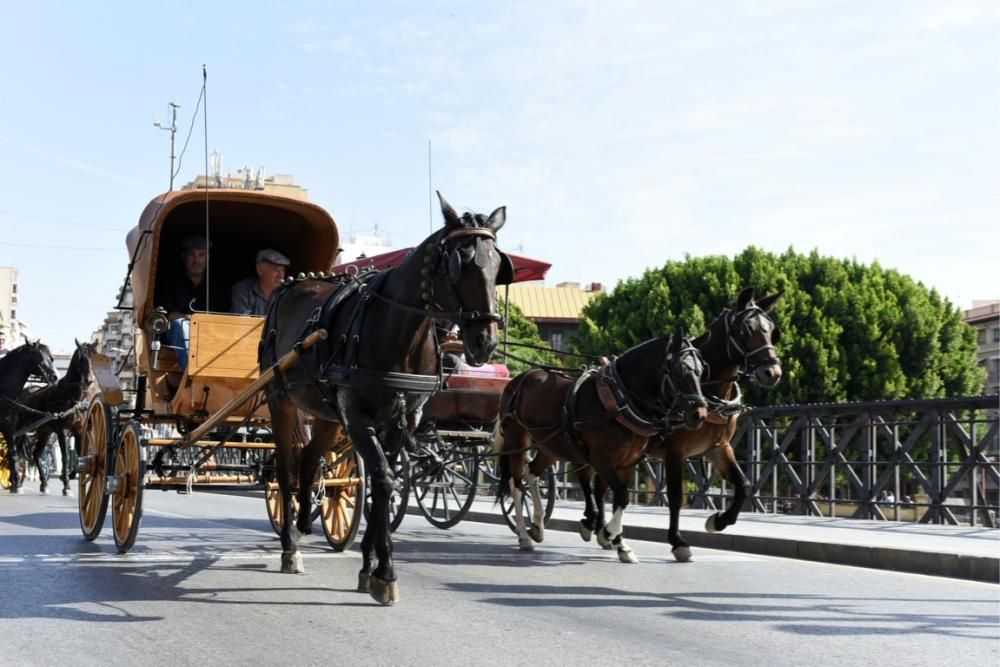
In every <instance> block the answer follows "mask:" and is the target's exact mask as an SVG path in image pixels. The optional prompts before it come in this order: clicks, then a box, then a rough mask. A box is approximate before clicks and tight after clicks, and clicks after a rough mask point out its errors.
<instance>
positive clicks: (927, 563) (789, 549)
mask: <svg viewBox="0 0 1000 667" xmlns="http://www.w3.org/2000/svg"><path fill="white" fill-rule="evenodd" d="M407 514H418V515H419V514H420V510H419V509H417V508H415V507H410V508H408V509H407ZM465 520H466V521H477V522H479V523H493V524H501V525H506V521H505V520H504V518H503V516H502V515H499V514H493V513H489V512H477V511H475V510H473V511H470V512H469V514H468V515H467V516H466V518H465ZM578 525H579V524H578V522H577V521H575V520H569V519H557V518H555V517H553V518H551V519H549V522H548V523H547V524H546V525H545V529H546V530H559V531H565V532H571V533H576V532H577V527H578ZM625 530H626V534H627V535H628V537H629V538H631V539H633V540H643V541H645V542H660V543H663V544H666V543H667V529H666V528H652V527H649V526H627V527H626V529H625ZM684 539H685V540H686V541H687V542H688V544H690V545H691V546H692V547H701V548H703V549H719V550H722V551H739V552H742V553H750V554H757V555H760V556H777V557H779V558H795V559H798V560H810V561H816V562H820V563H830V564H834V565H850V566H853V567H867V568H872V569H877V570H891V571H894V572H909V573H911V574H926V575H930V576H934V577H951V578H953V579H969V580H972V581H984V582H987V583H991V584H997V583H1000V558H991V557H988V556H971V555H963V554H949V553H936V552H931V551H913V550H910V549H892V548H888V547H870V546H863V545H855V544H838V543H829V542H808V541H802V540H792V539H781V538H773V537H757V536H753V535H726V534H724V533H707V532H692V531H685V533H684Z"/></svg>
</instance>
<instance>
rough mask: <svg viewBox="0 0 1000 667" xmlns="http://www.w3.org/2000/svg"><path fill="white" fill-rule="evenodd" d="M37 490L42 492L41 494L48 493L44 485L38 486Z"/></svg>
mask: <svg viewBox="0 0 1000 667" xmlns="http://www.w3.org/2000/svg"><path fill="white" fill-rule="evenodd" d="M38 492H39V493H40V494H42V495H43V496H47V495H49V489H48V487H45V486H42V487H39V488H38Z"/></svg>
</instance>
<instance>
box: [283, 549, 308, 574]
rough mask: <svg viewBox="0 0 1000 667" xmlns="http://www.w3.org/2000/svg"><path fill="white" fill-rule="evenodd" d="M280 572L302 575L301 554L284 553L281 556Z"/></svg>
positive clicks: (303, 570)
mask: <svg viewBox="0 0 1000 667" xmlns="http://www.w3.org/2000/svg"><path fill="white" fill-rule="evenodd" d="M281 571H282V572H284V573H285V574H302V573H303V572H305V569H304V568H303V567H302V554H300V553H299V552H298V551H285V552H282V554H281Z"/></svg>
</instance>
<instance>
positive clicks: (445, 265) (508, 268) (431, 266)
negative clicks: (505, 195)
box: [420, 227, 513, 326]
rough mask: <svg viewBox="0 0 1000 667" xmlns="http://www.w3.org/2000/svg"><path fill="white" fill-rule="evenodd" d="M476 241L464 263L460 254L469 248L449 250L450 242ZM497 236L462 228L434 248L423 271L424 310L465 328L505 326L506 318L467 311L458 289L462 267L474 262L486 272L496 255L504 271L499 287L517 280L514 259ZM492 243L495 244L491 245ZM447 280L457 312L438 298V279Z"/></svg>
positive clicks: (499, 280) (426, 256)
mask: <svg viewBox="0 0 1000 667" xmlns="http://www.w3.org/2000/svg"><path fill="white" fill-rule="evenodd" d="M466 238H472V239H475V246H474V248H473V253H472V256H471V257H470V258H469V259H465V260H463V259H462V255H461V252H460V250H461V249H462V248H464V247H466V244H461V243H460V244H457V245H456V246H455V247H454V248H451V249H449V248H448V244H449V242H451V241H453V240H455V239H466ZM496 240H497V236H496V234H495V233H494V232H493V230H491V229H488V228H486V227H462V228H460V229H455V230H453V231H451V232H448V233H447V234H445V235H443V236H442V238H441V240H440V241H439V242H438V243H437V244H436V245H432V246H431V249H430V251H429V252H428V253H427V254H426V255H424V260H423V261H424V267H423V268H422V269H421V271H420V275H421V276H422V280H421V282H420V288H421V297H422V298H423V301H424V310H425V311H426V312H427V314H429V315H433V316H435V317H436V318H439V319H450V320H451V321H452V322H461V323H462V325H463V326H464V325H467V324H480V323H486V324H489V323H492V322H501V321H503V317H502V316H501V315H500V314H499V313H480V312H479V311H476V310H471V311H467V310H465V308H464V307H463V304H462V297H461V295H460V294H459V293H458V289H456V285H457V284H458V283H459V281H460V280H461V278H462V265H463V264H467V263H468V262H474V263H475V264H476V266H478V267H479V268H484V267H486V266H487V265H488V264H489V261H490V258H491V256H492V253H493V251H494V250H495V251H496V252H497V253H498V254H499V256H500V271H499V273H498V274H497V279H496V281H495V283H496V284H497V285H503V284H506V283H509V282H510V281H511V280H512V279H513V264H512V263H511V260H510V257H508V256H507V255H506V254H505V253H504V252H502V251H500V250H499V249H497V247H496ZM489 241H492V244H489V247H487V246H488V242H489ZM442 275H443V276H445V277H447V279H448V280H447V285H448V290H449V292H450V294H449V296H450V297H451V298H452V299H453V300H454V302H455V303H456V304H458V310H457V311H448V310H446V309H444V308H443V307H441V305H440V304H439V303H438V300H437V297H436V295H435V294H434V278H435V277H437V276H442Z"/></svg>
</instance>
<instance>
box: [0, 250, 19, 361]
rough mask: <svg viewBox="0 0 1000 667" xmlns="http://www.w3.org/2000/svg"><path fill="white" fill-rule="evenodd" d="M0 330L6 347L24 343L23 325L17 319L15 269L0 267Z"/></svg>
mask: <svg viewBox="0 0 1000 667" xmlns="http://www.w3.org/2000/svg"><path fill="white" fill-rule="evenodd" d="M0 329H2V330H3V331H5V332H6V333H7V347H9V348H11V349H13V348H15V347H17V346H18V345H21V344H22V343H24V324H23V323H22V322H21V321H20V320H18V319H17V269H15V268H14V267H12V266H0Z"/></svg>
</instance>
